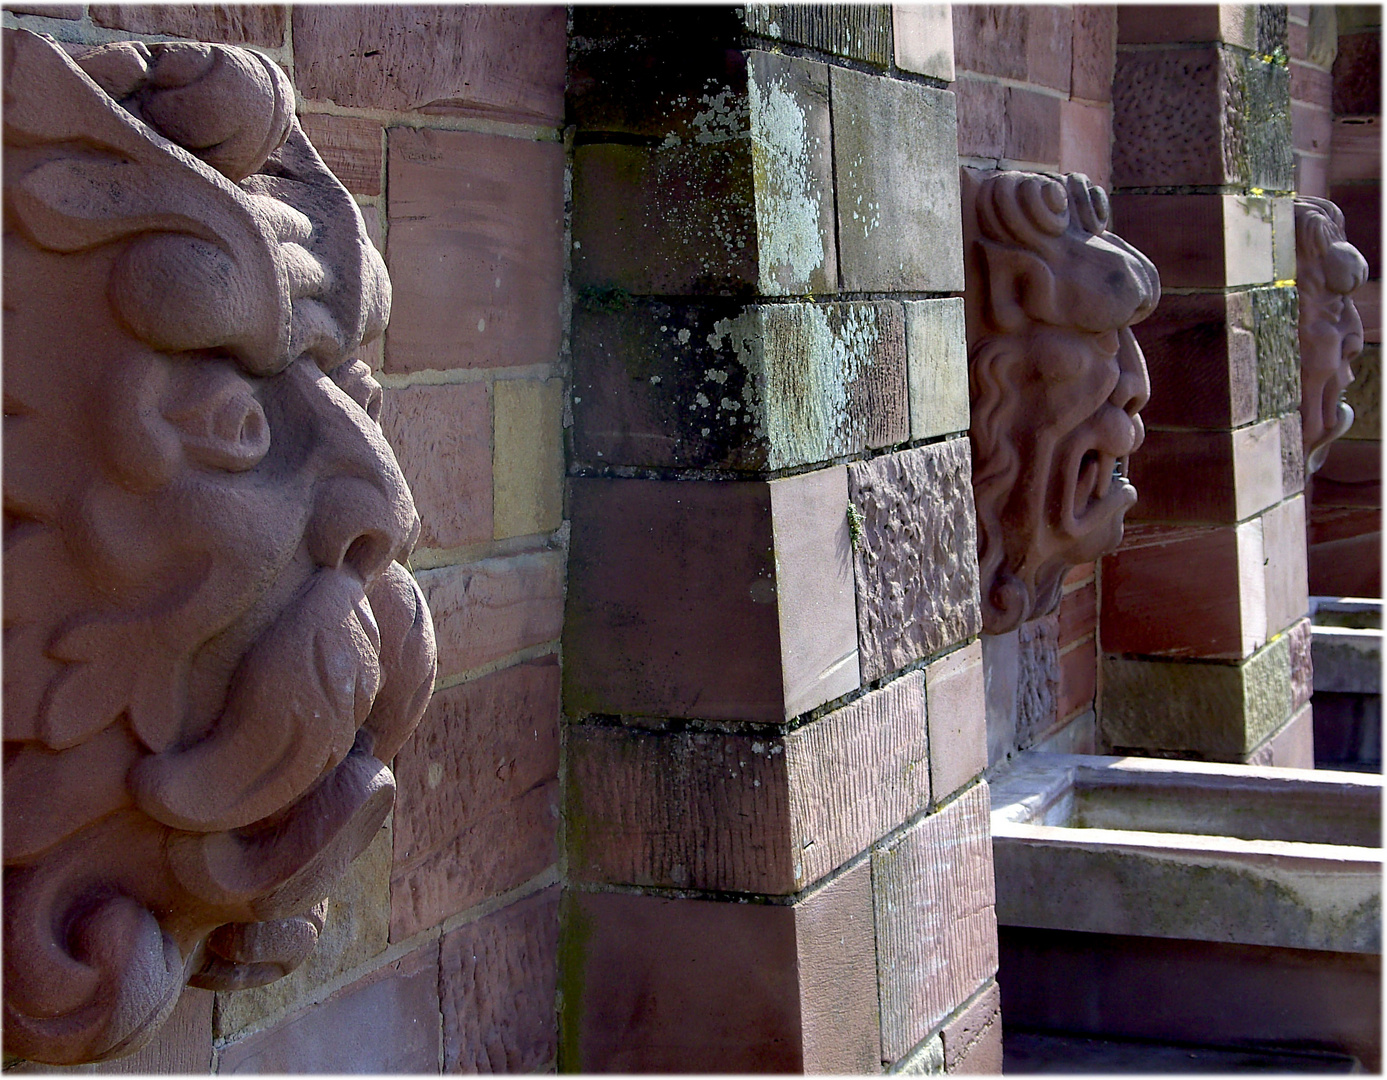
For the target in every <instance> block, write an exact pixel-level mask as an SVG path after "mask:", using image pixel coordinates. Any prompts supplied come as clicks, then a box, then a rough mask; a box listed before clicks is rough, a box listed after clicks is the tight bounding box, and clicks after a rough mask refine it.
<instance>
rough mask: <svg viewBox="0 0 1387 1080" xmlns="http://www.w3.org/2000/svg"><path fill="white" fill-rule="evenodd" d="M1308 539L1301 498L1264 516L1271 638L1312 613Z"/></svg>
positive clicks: (1273, 508)
mask: <svg viewBox="0 0 1387 1080" xmlns="http://www.w3.org/2000/svg"><path fill="white" fill-rule="evenodd" d="M1305 535H1306V534H1305V499H1304V498H1303V497H1302V496H1300V495H1297V496H1296V497H1295V498H1293V499H1287V500H1286V501H1285V502H1283V503H1278V504H1277V505H1276V506H1273V507H1272V508H1271V509H1270V510H1268V511H1267V512H1266V513H1265V514H1263V515H1262V562H1263V572H1264V573H1265V574H1266V595H1267V633H1268V634H1279V633H1281V631H1282V630H1285V629H1286V628H1287V627H1288V626H1290V625H1291V624H1292V623H1294V622H1295V621H1296V620H1297V619H1300V618H1302V617H1303V616H1304V615H1305V613H1306V612H1307V611H1309V609H1310V593H1309V587H1308V585H1307V583H1306V582H1307V576H1306V575H1307V572H1308V571H1307V567H1306V554H1305V553H1306V547H1305Z"/></svg>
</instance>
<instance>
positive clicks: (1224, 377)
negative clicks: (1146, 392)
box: [1133, 292, 1258, 513]
mask: <svg viewBox="0 0 1387 1080" xmlns="http://www.w3.org/2000/svg"><path fill="white" fill-rule="evenodd" d="M1133 333H1135V334H1136V336H1137V340H1138V341H1139V342H1140V343H1141V350H1142V352H1143V353H1144V354H1145V356H1146V367H1147V370H1148V371H1149V372H1150V374H1151V385H1152V386H1153V387H1158V388H1159V389H1158V390H1157V392H1156V393H1154V394H1153V395H1152V397H1151V400H1150V401H1149V402H1148V403H1147V405H1146V407H1145V408H1144V409H1142V418H1143V419H1144V420H1145V421H1146V422H1147V424H1149V425H1152V426H1157V427H1159V426H1161V425H1170V426H1175V427H1187V428H1235V427H1241V426H1242V425H1243V424H1246V423H1249V422H1251V421H1253V420H1256V419H1257V391H1258V387H1257V350H1256V339H1255V337H1254V336H1253V333H1252V310H1251V301H1250V300H1249V299H1248V294H1247V293H1245V292H1242V293H1227V294H1221V295H1220V294H1209V293H1195V294H1187V295H1175V296H1171V295H1169V294H1167V295H1164V296H1162V297H1161V302H1160V303H1159V304H1158V305H1157V306H1156V310H1155V311H1153V312H1152V313H1151V316H1150V317H1149V318H1147V319H1146V320H1144V321H1143V322H1141V323H1140V324H1139V325H1137V326H1136V327H1135V328H1134V329H1133ZM1133 460H1134V461H1136V460H1139V458H1134V459H1133ZM1137 490H1138V491H1139V492H1140V491H1141V489H1140V488H1138V489H1137ZM1142 495H1143V497H1144V495H1145V493H1144V492H1142ZM1137 510H1138V513H1139V512H1140V502H1138V508H1137Z"/></svg>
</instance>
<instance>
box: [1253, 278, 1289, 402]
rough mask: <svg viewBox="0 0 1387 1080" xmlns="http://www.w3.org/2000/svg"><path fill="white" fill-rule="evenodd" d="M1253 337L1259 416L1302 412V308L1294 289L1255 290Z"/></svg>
mask: <svg viewBox="0 0 1387 1080" xmlns="http://www.w3.org/2000/svg"><path fill="white" fill-rule="evenodd" d="M1247 297H1248V302H1249V304H1250V305H1251V309H1252V336H1253V338H1254V339H1255V340H1256V343H1257V416H1258V418H1259V419H1262V420H1267V419H1270V418H1272V417H1279V416H1281V415H1283V414H1285V413H1288V412H1299V411H1300V336H1299V330H1298V323H1299V319H1300V305H1299V301H1298V298H1297V296H1296V291H1295V289H1293V288H1289V287H1282V288H1279V289H1251V290H1249V291H1248V294H1247Z"/></svg>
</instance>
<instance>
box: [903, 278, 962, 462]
mask: <svg viewBox="0 0 1387 1080" xmlns="http://www.w3.org/2000/svg"><path fill="white" fill-rule="evenodd" d="M905 351H906V364H907V374H908V378H909V383H910V437H911V438H912V439H932V438H934V437H936V436H938V435H949V434H952V433H953V432H955V431H967V430H968V345H967V335H966V333H965V331H964V325H963V301H962V300H961V299H958V298H957V297H945V298H944V299H941V300H908V301H906V304H905Z"/></svg>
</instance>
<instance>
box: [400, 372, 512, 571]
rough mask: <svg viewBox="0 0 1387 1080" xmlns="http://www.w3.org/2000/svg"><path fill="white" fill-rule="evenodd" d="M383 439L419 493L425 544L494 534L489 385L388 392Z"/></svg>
mask: <svg viewBox="0 0 1387 1080" xmlns="http://www.w3.org/2000/svg"><path fill="white" fill-rule="evenodd" d="M381 427H382V428H383V429H384V430H385V437H386V439H387V440H388V441H389V443H390V445H391V447H392V448H393V449H394V451H395V454H396V456H397V457H398V458H399V459H400V468H401V469H402V470H403V472H404V474H405V478H406V479H407V480H408V481H409V482H410V486H411V487H412V488H413V490H414V493H415V505H416V506H418V508H419V517H420V519H421V521H422V522H423V530H422V531H421V532H420V534H419V546H420V547H424V548H431V547H432V548H453V547H461V546H462V545H464V544H476V543H480V542H482V541H486V540H490V539H491V530H492V524H491V402H490V400H489V395H488V394H487V385H486V383H466V384H462V385H453V386H409V387H401V388H399V389H391V390H387V391H386V393H385V405H384V409H383V411H382V413H381Z"/></svg>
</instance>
